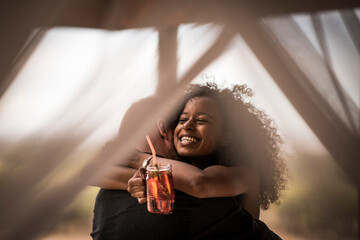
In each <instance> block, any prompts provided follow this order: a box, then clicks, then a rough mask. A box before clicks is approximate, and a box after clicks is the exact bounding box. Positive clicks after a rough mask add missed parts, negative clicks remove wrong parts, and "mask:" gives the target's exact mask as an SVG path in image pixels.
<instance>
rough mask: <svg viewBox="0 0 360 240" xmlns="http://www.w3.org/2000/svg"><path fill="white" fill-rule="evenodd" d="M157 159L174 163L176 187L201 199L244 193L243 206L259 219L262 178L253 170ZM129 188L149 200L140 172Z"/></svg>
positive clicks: (140, 198)
mask: <svg viewBox="0 0 360 240" xmlns="http://www.w3.org/2000/svg"><path fill="white" fill-rule="evenodd" d="M147 156H148V155H142V158H143V159H145V158H146V157H147ZM157 162H158V163H160V164H165V163H170V164H171V165H172V169H173V177H174V187H175V189H177V190H180V191H182V192H185V193H187V194H189V195H191V196H194V197H198V198H210V197H233V196H238V195H243V196H242V207H243V208H245V209H246V210H247V211H248V212H250V213H251V214H252V215H253V216H254V217H255V218H258V217H259V210H260V209H259V181H258V175H257V173H256V171H254V170H253V169H251V168H249V167H225V166H220V165H214V166H210V167H208V168H205V169H203V170H202V169H199V168H197V167H195V166H193V165H190V164H187V163H184V162H180V161H177V160H171V159H164V158H157ZM139 166H140V165H137V166H133V167H139ZM128 191H129V192H130V193H131V195H132V196H133V197H136V198H138V201H139V203H144V202H146V198H145V196H146V193H145V186H144V181H143V180H142V179H141V178H140V177H139V175H138V174H136V175H135V176H134V177H133V178H131V179H130V180H129V183H128Z"/></svg>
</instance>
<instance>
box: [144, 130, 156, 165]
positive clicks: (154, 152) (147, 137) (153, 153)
mask: <svg viewBox="0 0 360 240" xmlns="http://www.w3.org/2000/svg"><path fill="white" fill-rule="evenodd" d="M146 140H147V142H148V144H149V146H150V149H151V152H152V155H153V163H154V165H155V164H156V151H155V148H154V146H153V144H152V142H151V140H150V137H149V135H146Z"/></svg>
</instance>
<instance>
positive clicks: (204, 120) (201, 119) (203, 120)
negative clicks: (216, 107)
mask: <svg viewBox="0 0 360 240" xmlns="http://www.w3.org/2000/svg"><path fill="white" fill-rule="evenodd" d="M196 121H198V122H208V121H207V120H206V119H204V118H198V119H196Z"/></svg>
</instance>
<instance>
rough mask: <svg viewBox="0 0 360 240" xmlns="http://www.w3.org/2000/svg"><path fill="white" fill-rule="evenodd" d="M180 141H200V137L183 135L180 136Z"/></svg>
mask: <svg viewBox="0 0 360 240" xmlns="http://www.w3.org/2000/svg"><path fill="white" fill-rule="evenodd" d="M180 141H181V143H197V142H199V139H198V138H195V137H189V136H183V137H180Z"/></svg>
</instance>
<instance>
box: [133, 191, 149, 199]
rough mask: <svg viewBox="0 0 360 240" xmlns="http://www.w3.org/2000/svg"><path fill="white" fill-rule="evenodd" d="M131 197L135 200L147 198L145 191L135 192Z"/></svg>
mask: <svg viewBox="0 0 360 240" xmlns="http://www.w3.org/2000/svg"><path fill="white" fill-rule="evenodd" d="M131 196H132V197H134V198H144V197H146V194H145V191H139V192H133V193H131Z"/></svg>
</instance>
